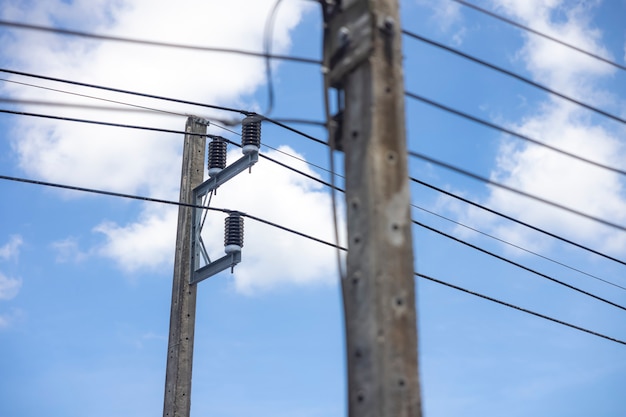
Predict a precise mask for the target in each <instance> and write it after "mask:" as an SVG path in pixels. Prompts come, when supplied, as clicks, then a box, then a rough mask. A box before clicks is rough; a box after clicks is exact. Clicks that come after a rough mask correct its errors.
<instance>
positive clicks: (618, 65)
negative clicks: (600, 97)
mask: <svg viewBox="0 0 626 417" xmlns="http://www.w3.org/2000/svg"><path fill="white" fill-rule="evenodd" d="M452 1H454V2H457V3H459V4H462V5H463V6H466V7H469V8H470V9H474V10H476V11H477V12H480V13H483V14H486V15H487V16H491V17H493V18H495V19H498V20H500V21H501V22H505V23H507V24H509V25H512V26H515V27H517V28H519V29H522V30H525V31H526V32H530V33H532V34H535V35H537V36H541V37H542V38H544V39H548V40H551V41H552V42H556V43H558V44H559V45H562V46H565V47H566V48H569V49H572V50H574V51H576V52H580V53H582V54H585V55H587V56H588V57H591V58H594V59H597V60H598V61H602V62H604V63H606V64H609V65H611V66H613V67H615V68H618V69H621V70H623V71H626V66H624V65H621V64H619V63H617V62H615V61H611V60H610V59H607V58H604V57H602V56H600V55H598V54H594V53H593V52H589V51H587V50H585V49H582V48H579V47H578V46H576V45H572V44H571V43H567V42H565V41H563V40H561V39H558V38H555V37H554V36H550V35H548V34H546V33H543V32H540V31H538V30H536V29H533V28H531V27H529V26H525V25H523V24H521V23H518V22H516V21H514V20H511V19H508V18H506V17H504V16H501V15H499V14H497V13H494V12H492V11H489V10H487V9H484V8H482V7H480V6H478V5H476V4H473V3H470V2H467V1H464V0H452Z"/></svg>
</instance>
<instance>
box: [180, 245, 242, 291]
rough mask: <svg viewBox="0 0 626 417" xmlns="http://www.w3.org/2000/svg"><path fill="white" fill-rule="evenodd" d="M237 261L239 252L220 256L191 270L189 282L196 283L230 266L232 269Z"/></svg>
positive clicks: (239, 255)
mask: <svg viewBox="0 0 626 417" xmlns="http://www.w3.org/2000/svg"><path fill="white" fill-rule="evenodd" d="M239 262H241V252H233V253H229V254H227V255H225V256H222V257H221V258H220V259H218V260H216V261H213V262H211V263H209V264H207V265H205V266H203V267H202V268H200V269H197V270H195V271H193V274H192V276H191V282H190V284H191V285H194V284H197V283H198V282H200V281H204V280H205V279H207V278H210V277H212V276H213V275H215V274H217V273H219V272H222V271H223V270H225V269H228V268H231V270H232V268H234V267H235V265H237V264H238V263H239Z"/></svg>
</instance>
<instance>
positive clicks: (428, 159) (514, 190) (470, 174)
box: [408, 151, 626, 231]
mask: <svg viewBox="0 0 626 417" xmlns="http://www.w3.org/2000/svg"><path fill="white" fill-rule="evenodd" d="M408 153H409V155H411V156H412V157H414V158H419V159H421V160H423V161H426V162H430V163H432V164H435V165H438V166H440V167H443V168H446V169H449V170H451V171H454V172H457V173H459V174H462V175H465V176H467V177H470V178H473V179H476V180H479V181H482V182H484V183H486V184H489V185H493V186H494V187H498V188H501V189H503V190H507V191H510V192H512V193H515V194H518V195H521V196H524V197H527V198H530V199H532V200H535V201H539V202H541V203H544V204H547V205H550V206H552V207H556V208H559V209H561V210H564V211H567V212H569V213H572V214H576V215H577V216H581V217H584V218H586V219H589V220H593V221H595V222H597V223H600V224H603V225H605V226H609V227H613V228H615V229H618V230H621V231H626V226H622V225H620V224H617V223H613V222H610V221H608V220H605V219H602V218H600V217H596V216H593V215H591V214H587V213H584V212H582V211H579V210H576V209H573V208H571V207H567V206H565V205H563V204H559V203H556V202H554V201H551V200H548V199H545V198H543V197H539V196H536V195H534V194H530V193H527V192H525V191H522V190H519V189H517V188H513V187H510V186H508V185H506V184H502V183H499V182H496V181H494V180H491V179H489V178H486V177H483V176H480V175H478V174H474V173H473V172H470V171H467V170H465V169H462V168H459V167H457V166H454V165H451V164H448V163H446V162H443V161H439V160H437V159H434V158H431V157H429V156H426V155H424V154H421V153H418V152H415V151H409V152H408Z"/></svg>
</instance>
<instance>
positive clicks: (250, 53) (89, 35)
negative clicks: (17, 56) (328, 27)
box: [0, 20, 322, 65]
mask: <svg viewBox="0 0 626 417" xmlns="http://www.w3.org/2000/svg"><path fill="white" fill-rule="evenodd" d="M0 26H6V27H12V28H16V29H25V30H36V31H40V32H48V33H55V34H58V35H70V36H78V37H82V38H90V39H98V40H104V41H114V42H124V43H134V44H138V45H149V46H160V47H166V48H177V49H188V50H192V51H202V52H219V53H227V54H238V55H247V56H253V57H258V58H271V59H278V60H282V61H292V62H300V63H303V64H315V65H320V64H321V63H322V61H321V60H319V59H314V58H304V57H297V56H289V55H280V54H268V53H264V52H254V51H246V50H243V49H236V48H218V47H211V46H198V45H185V44H178V43H170V42H160V41H150V40H145V39H133V38H125V37H121V36H113V35H103V34H97V33H89V32H82V31H78V30H71V29H60V28H54V27H50V26H41V25H34V24H29V23H19V22H10V21H7V20H0Z"/></svg>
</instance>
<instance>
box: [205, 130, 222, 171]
mask: <svg viewBox="0 0 626 417" xmlns="http://www.w3.org/2000/svg"><path fill="white" fill-rule="evenodd" d="M226 146H227V143H226V141H225V140H224V139H222V138H219V137H217V138H213V140H212V141H211V142H209V156H208V160H207V165H208V167H209V176H210V177H214V176H215V175H217V174H219V173H220V172H221V171H222V170H223V169H224V168H226Z"/></svg>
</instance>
